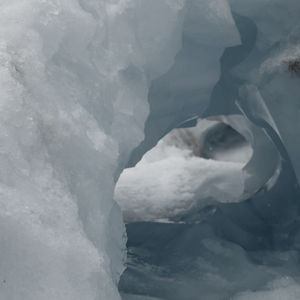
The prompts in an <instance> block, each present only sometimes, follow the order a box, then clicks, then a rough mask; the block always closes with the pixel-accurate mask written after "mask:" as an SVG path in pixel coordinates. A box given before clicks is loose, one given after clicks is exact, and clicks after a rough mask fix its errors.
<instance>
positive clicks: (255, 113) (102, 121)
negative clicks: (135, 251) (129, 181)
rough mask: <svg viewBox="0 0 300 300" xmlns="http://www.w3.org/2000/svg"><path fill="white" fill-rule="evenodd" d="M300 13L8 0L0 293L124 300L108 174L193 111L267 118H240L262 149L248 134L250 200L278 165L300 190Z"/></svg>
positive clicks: (159, 2) (195, 1) (0, 147)
mask: <svg viewBox="0 0 300 300" xmlns="http://www.w3.org/2000/svg"><path fill="white" fill-rule="evenodd" d="M299 13H300V2H299V1H297V0H285V1H281V0H271V1H270V0H260V1H258V0H257V1H256V0H255V1H245V0H229V1H226V0H151V1H149V0H119V1H118V0H74V1H69V0H26V1H24V0H13V1H8V0H3V1H1V3H0V24H1V26H0V32H1V39H0V95H1V100H0V164H1V168H0V195H1V196H0V225H1V231H0V266H1V267H0V299H7V300H19V299H22V300H27V299H28V300H29V299H30V300H32V299H61V300H68V299H70V300H76V299H78V300H79V299H80V300H96V299H97V300H106V299H108V300H117V299H121V298H120V295H119V292H118V289H117V284H118V281H119V278H120V275H121V274H122V272H123V271H124V261H125V256H126V250H125V249H126V248H125V243H126V233H125V227H124V223H123V219H122V213H121V210H120V208H119V206H118V204H117V203H116V202H115V201H114V200H113V196H114V187H115V184H116V182H117V180H118V178H119V176H120V174H121V172H122V171H123V169H124V168H125V167H126V166H127V167H129V166H134V165H135V164H136V163H137V162H138V161H139V160H140V159H141V158H142V156H143V155H144V154H145V153H146V152H147V151H148V150H149V149H151V148H152V147H153V146H155V145H156V144H157V142H158V141H159V140H160V139H161V138H162V137H163V136H164V135H166V134H167V133H168V132H170V131H171V130H172V129H173V128H175V127H178V126H179V125H180V124H182V123H183V122H185V121H187V120H190V119H191V118H195V117H199V118H207V117H211V116H220V115H222V116H231V115H243V116H244V117H245V118H246V119H247V122H248V123H247V124H250V123H251V124H254V125H255V126H256V127H257V128H260V129H259V130H258V129H257V130H258V131H259V132H260V133H257V134H256V133H255V132H256V131H255V130H256V129H255V130H252V129H249V128H250V127H249V128H248V127H247V126H246V125H245V126H246V127H247V128H245V132H248V133H249V132H250V133H251V134H253V136H254V137H257V139H256V141H259V140H263V142H262V143H265V144H266V145H267V146H266V147H262V148H260V146H259V145H260V144H255V143H254V142H253V150H254V155H253V156H252V158H251V160H250V162H249V164H248V168H246V169H245V173H246V174H248V177H247V180H246V181H245V186H246V188H245V191H248V192H249V195H253V194H255V193H256V192H258V191H259V190H260V189H261V188H262V187H263V186H264V184H265V183H267V182H268V181H269V180H271V181H272V178H273V176H275V175H276V176H277V175H278V172H279V171H281V170H288V173H287V174H290V173H291V174H292V175H291V176H290V177H288V176H286V177H283V179H282V180H280V178H281V177H279V179H278V182H277V183H275V187H276V186H279V187H280V188H281V190H283V191H284V188H285V187H287V184H286V183H287V182H289V183H290V184H291V186H292V187H293V188H294V189H297V188H298V183H297V179H298V180H299V179H300V157H299V151H298V149H299V146H300V139H299V136H298V128H299V126H300V124H299V122H300V121H299V103H298V102H299V101H298V95H299V92H298V91H299V78H298V75H297V72H298V68H297V66H296V65H294V64H295V62H296V61H297V60H298V59H299V55H300V50H299V49H300V48H299V42H300V27H299V26H300V22H299V18H298V16H299ZM235 120H239V118H237V119H235ZM232 122H233V121H232ZM240 124H242V123H237V124H236V125H235V126H237V127H239V126H240ZM243 124H244V123H243ZM241 126H242V125H241ZM243 126H244V125H243ZM249 126H250V125H249ZM251 126H252V125H251ZM256 127H255V128H256ZM258 131H257V132H258ZM261 132H264V135H263V133H261ZM253 141H255V139H253ZM256 149H258V150H257V151H256ZM265 149H268V150H265ZM266 151H267V153H268V155H266ZM255 153H256V154H255ZM262 157H263V158H264V159H262ZM278 161H280V162H281V167H278V166H279V164H278ZM278 170H279V171H278ZM276 172H277V173H276ZM282 173H283V171H282ZM255 174H258V175H257V176H255ZM274 174H275V175H274ZM293 176H294V177H293ZM277 177H278V176H277ZM277 177H276V178H277ZM273 181H274V180H273ZM273 181H272V182H273ZM280 184H281V185H280ZM288 188H289V190H288V191H287V194H288V193H291V190H290V187H289V186H288ZM292 191H294V190H292ZM242 192H243V191H242ZM242 192H241V195H242V198H241V200H246V198H247V195H248V194H247V193H246V192H245V193H244V194H243V193H242ZM295 193H296V192H295ZM283 216H284V218H285V219H284V220H285V221H286V222H284V221H282V223H280V224H279V225H280V226H279V225H278V226H279V227H280V228H285V226H287V225H286V224H287V223H288V222H287V219H289V220H290V219H291V218H290V215H288V213H286V214H284V213H283ZM293 218H294V219H292V220H290V223H289V224H291V223H293V221H295V222H296V221H297V215H296V216H294V215H293ZM293 224H294V223H293ZM276 286H277V287H278V286H279V287H281V286H285V287H287V289H289V290H291V291H292V292H291V293H290V294H289V295H292V294H293V293H294V295H298V294H297V293H299V291H298V290H297V286H296V283H295V282H294V281H293V280H291V281H289V282H288V283H287V284H285V283H282V282H281V281H280V284H278V285H276ZM253 293H254V292H253ZM253 293H252V292H251V291H241V292H240V293H239V294H236V295H235V296H234V297H235V298H233V299H234V300H240V299H242V300H244V299H254V298H253V297H255V295H254V296H253ZM258 293H260V294H261V295H262V296H261V297H262V298H261V299H268V300H269V299H270V298H267V297H271V296H268V295H266V293H268V292H264V291H261V292H258ZM272 293H274V291H273V292H272ZM282 293H283V294H284V293H285V291H282ZM286 293H288V292H286ZM272 295H273V294H272ZM291 297H293V296H291ZM290 299H291V300H294V299H296V298H290Z"/></svg>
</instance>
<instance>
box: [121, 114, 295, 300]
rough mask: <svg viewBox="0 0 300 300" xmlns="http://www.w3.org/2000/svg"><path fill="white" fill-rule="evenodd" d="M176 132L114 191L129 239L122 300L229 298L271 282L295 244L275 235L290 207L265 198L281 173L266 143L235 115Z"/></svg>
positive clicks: (291, 256)
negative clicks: (276, 268)
mask: <svg viewBox="0 0 300 300" xmlns="http://www.w3.org/2000/svg"><path fill="white" fill-rule="evenodd" d="M179 127H181V128H177V129H174V130H172V131H171V132H170V133H169V134H167V135H166V136H164V137H163V138H162V139H161V140H160V141H159V142H158V144H157V146H156V147H154V148H153V149H151V150H150V151H149V152H147V153H146V154H145V155H144V157H143V158H142V160H141V162H140V163H139V164H137V165H136V167H135V168H129V169H126V170H125V171H124V172H123V175H122V176H121V177H120V179H119V182H118V183H117V187H116V192H115V199H116V201H117V202H119V204H120V206H121V208H122V210H123V215H124V221H125V223H126V230H127V235H128V241H127V251H128V252H127V254H128V258H127V268H126V270H125V272H124V274H123V275H122V276H121V280H120V283H119V290H120V293H121V296H122V299H123V300H142V299H143V300H144V299H147V300H148V299H149V300H150V299H151V300H161V299H166V300H169V299H170V300H171V299H172V300H174V299H178V300H181V299H191V300H194V299H199V298H198V297H199V294H201V295H204V296H203V299H204V298H205V299H220V300H223V299H231V297H232V296H233V295H234V294H236V293H237V292H238V291H240V290H243V289H244V288H245V287H247V288H249V287H251V288H253V289H259V288H260V287H261V286H263V285H264V284H266V282H268V281H269V280H271V279H272V278H273V277H272V276H271V275H270V272H271V270H272V263H273V262H275V263H276V264H280V265H281V267H282V269H284V270H286V269H287V268H288V267H287V265H288V264H290V263H291V262H292V261H294V260H295V259H298V254H297V251H295V250H291V249H289V251H286V248H289V247H288V244H289V245H290V244H291V243H292V242H291V240H294V238H295V237H290V239H288V238H284V237H283V236H284V230H283V231H280V230H279V231H278V230H277V231H276V229H279V228H280V226H282V222H283V221H284V220H286V218H287V217H288V215H291V208H289V209H285V208H283V206H282V205H278V203H279V202H278V201H277V200H278V197H280V196H278V197H277V200H276V199H275V197H274V193H275V194H276V193H277V191H276V188H275V189H273V187H274V186H276V185H275V183H276V182H277V181H279V182H280V181H282V180H286V179H282V176H281V177H280V176H279V173H281V174H282V173H284V174H286V173H285V172H282V169H284V168H285V166H284V163H282V161H281V156H280V155H279V153H278V151H277V149H276V147H275V146H274V144H273V142H272V141H271V139H270V138H269V137H268V135H267V134H266V133H265V132H264V131H263V130H262V129H261V128H258V127H256V126H254V125H253V124H252V123H250V122H249V121H248V120H247V119H246V118H245V117H244V116H242V115H231V116H215V117H209V118H207V119H203V120H198V122H197V125H196V126H195V127H193V128H185V127H187V125H186V124H185V123H183V124H182V125H180V126H179ZM200 165H202V166H201V167H200ZM257 174H259V175H260V176H258V175H257ZM201 175H202V177H201ZM284 177H285V178H286V177H287V175H285V176H284ZM270 191H271V192H270ZM272 191H273V192H272ZM267 192H269V193H268V194H270V196H269V197H266V193H267ZM274 199H275V200H274ZM276 201H277V202H276ZM292 202H293V200H292V201H291V207H293V208H294V209H295V208H296V207H297V204H296V203H295V202H293V203H292ZM276 203H277V204H276ZM279 214H281V215H279ZM276 218H278V220H276ZM296 223H297V222H296V221H295V216H294V217H293V221H292V222H291V224H290V225H289V227H288V228H287V227H286V228H285V232H287V231H290V230H291V228H296V226H297V225H296ZM276 226H277V227H276ZM283 244H284V246H283V248H284V250H283V248H282V249H281V248H280V247H279V248H280V249H279V248H278V245H283ZM275 248H276V249H275ZM265 251H269V252H270V251H271V252H272V253H273V254H272V257H270V256H268V255H266V254H265V255H262V254H261V253H266V252H265ZM258 253H260V254H258ZM282 257H285V259H286V260H285V261H283V260H282ZM270 260H271V261H270ZM272 260H273V261H272ZM265 263H266V264H267V266H266V267H262V265H263V264H265ZM268 264H269V265H268ZM245 270H247V274H246V275H245V274H244V272H245ZM249 272H250V273H251V272H253V274H254V276H253V274H251V275H250V273H249ZM293 272H296V270H293ZM241 276H242V277H241ZM243 276H244V277H243ZM254 277H255V279H254ZM271 277H272V278H271ZM216 286H218V287H219V288H217V289H216ZM200 298H201V299H202V297H200Z"/></svg>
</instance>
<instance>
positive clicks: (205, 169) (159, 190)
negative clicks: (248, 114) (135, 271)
mask: <svg viewBox="0 0 300 300" xmlns="http://www.w3.org/2000/svg"><path fill="white" fill-rule="evenodd" d="M203 123H204V124H203ZM216 123H217V124H218V122H216V121H206V122H205V120H203V121H202V122H201V121H200V122H199V123H198V126H197V127H196V128H191V129H185V130H184V129H181V130H180V129H177V130H174V131H173V132H171V133H169V134H168V135H167V136H165V137H164V138H163V139H162V140H160V141H159V142H158V144H157V146H156V147H154V148H153V149H151V150H150V151H149V152H147V153H146V154H145V155H144V156H143V158H142V160H141V161H140V162H139V163H138V164H137V165H136V167H135V168H129V169H125V170H124V171H123V173H122V175H121V177H120V178H119V180H118V183H117V185H116V188H115V195H114V198H115V200H116V201H117V202H118V203H119V205H120V207H121V209H122V211H123V216H124V220H125V221H150V220H156V219H167V218H170V217H172V216H174V215H176V214H178V213H180V212H182V211H185V210H188V209H189V207H190V206H191V205H192V204H193V203H194V202H195V201H196V200H200V201H201V199H203V201H204V202H205V204H207V203H206V201H205V199H206V198H214V199H217V200H218V201H220V202H235V201H238V199H239V198H240V197H241V196H242V194H243V192H244V185H245V182H244V181H245V176H244V173H243V167H244V166H245V164H246V163H247V162H248V161H249V159H250V157H251V155H250V157H247V158H246V161H244V163H241V162H235V161H234V160H233V161H226V160H227V159H228V156H234V153H235V154H236V153H237V152H239V151H237V150H236V149H233V150H232V152H234V153H231V152H230V150H228V151H227V152H228V153H229V152H230V154H228V153H227V154H225V155H223V156H222V155H221V154H220V157H221V160H219V161H218V160H215V159H205V158H203V157H199V156H195V155H194V153H193V152H196V153H197V152H201V151H202V150H201V148H200V147H201V146H200V145H196V144H197V142H198V143H200V142H199V141H200V139H201V135H203V134H204V132H205V129H206V130H207V129H208V128H209V127H211V126H212V125H214V124H216ZM229 143H230V141H229ZM245 147H248V148H250V149H251V146H250V145H247V146H245V145H244V144H243V145H242V148H241V149H239V150H240V152H242V153H243V150H244V148H245ZM199 148H200V149H199ZM219 151H220V153H223V151H222V149H221V150H220V149H219ZM250 153H251V150H250ZM220 157H219V158H220ZM236 159H237V160H239V159H240V157H236ZM222 160H223V161H222ZM224 160H225V161H224Z"/></svg>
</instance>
